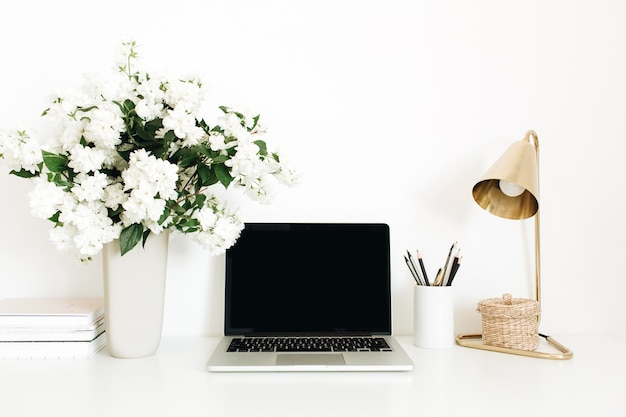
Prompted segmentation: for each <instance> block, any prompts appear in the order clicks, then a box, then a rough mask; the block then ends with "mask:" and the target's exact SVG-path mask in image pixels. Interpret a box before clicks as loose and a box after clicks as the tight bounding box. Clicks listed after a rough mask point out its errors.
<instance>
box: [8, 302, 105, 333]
mask: <svg viewBox="0 0 626 417" xmlns="http://www.w3.org/2000/svg"><path fill="white" fill-rule="evenodd" d="M103 316H104V300H103V299H102V298H4V299H0V326H8V327H10V326H13V327H25V326H32V327H48V326H52V327H54V326H56V327H65V328H67V327H74V328H79V327H80V326H83V327H82V328H83V329H84V330H87V329H88V328H89V327H90V326H93V324H94V323H95V322H96V321H98V320H100V319H101V318H102V317H103Z"/></svg>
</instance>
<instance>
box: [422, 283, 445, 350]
mask: <svg viewBox="0 0 626 417" xmlns="http://www.w3.org/2000/svg"><path fill="white" fill-rule="evenodd" d="M452 288H453V287H450V286H449V287H434V286H432V287H431V286H424V285H417V286H415V289H414V293H413V295H414V298H413V344H414V345H415V346H419V347H423V348H428V349H444V348H449V347H451V346H452V345H454V303H453V299H452V294H453V293H452Z"/></svg>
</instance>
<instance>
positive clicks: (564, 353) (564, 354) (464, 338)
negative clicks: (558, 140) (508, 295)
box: [456, 130, 574, 360]
mask: <svg viewBox="0 0 626 417" xmlns="http://www.w3.org/2000/svg"><path fill="white" fill-rule="evenodd" d="M531 137H532V139H533V142H534V147H535V153H536V157H537V187H538V186H539V139H538V138H537V134H536V133H535V132H534V131H532V130H530V131H528V132H527V133H526V137H525V138H524V140H526V141H528V142H530V138H531ZM540 240H541V235H540V226H539V210H537V213H536V214H535V299H536V300H537V301H538V302H539V305H541V250H540V249H541V247H540ZM537 320H540V316H539V317H537ZM539 336H541V337H543V338H544V339H545V340H546V341H547V342H548V343H549V344H550V345H552V346H554V347H555V348H556V349H557V350H558V351H559V352H560V353H549V352H537V351H527V350H521V349H512V348H506V347H501V346H491V345H486V344H484V343H480V342H476V340H478V339H482V334H462V335H459V336H457V337H456V343H457V344H458V345H459V346H463V347H468V348H474V349H482V350H489V351H492V352H501V353H510V354H514V355H521V356H530V357H533V358H543V359H560V360H563V359H571V358H572V357H573V356H574V353H573V352H572V351H571V350H569V349H568V348H566V347H565V346H563V345H562V344H560V343H559V342H557V341H556V340H554V339H553V338H552V337H550V336H546V335H544V334H541V333H539ZM471 340H474V341H473V342H471Z"/></svg>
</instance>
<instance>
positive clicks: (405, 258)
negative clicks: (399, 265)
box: [404, 256, 421, 285]
mask: <svg viewBox="0 0 626 417" xmlns="http://www.w3.org/2000/svg"><path fill="white" fill-rule="evenodd" d="M404 262H406V266H408V267H409V271H411V275H412V276H413V279H414V280H415V282H416V283H417V285H421V284H420V282H419V279H418V278H417V275H415V271H413V267H412V266H411V261H409V258H407V257H406V256H405V257H404Z"/></svg>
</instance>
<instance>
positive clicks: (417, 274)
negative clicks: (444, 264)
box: [406, 250, 425, 285]
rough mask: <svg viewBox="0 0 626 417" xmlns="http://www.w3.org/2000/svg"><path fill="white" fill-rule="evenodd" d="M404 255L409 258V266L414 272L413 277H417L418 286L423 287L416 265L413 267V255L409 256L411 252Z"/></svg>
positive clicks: (423, 283)
mask: <svg viewBox="0 0 626 417" xmlns="http://www.w3.org/2000/svg"><path fill="white" fill-rule="evenodd" d="M406 254H407V256H408V257H409V262H410V263H411V266H412V267H413V271H415V275H416V276H417V280H418V281H419V283H420V285H425V282H424V280H423V279H422V277H421V276H420V272H419V271H418V270H417V265H415V261H414V260H413V255H411V252H409V251H408V250H407V251H406Z"/></svg>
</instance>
